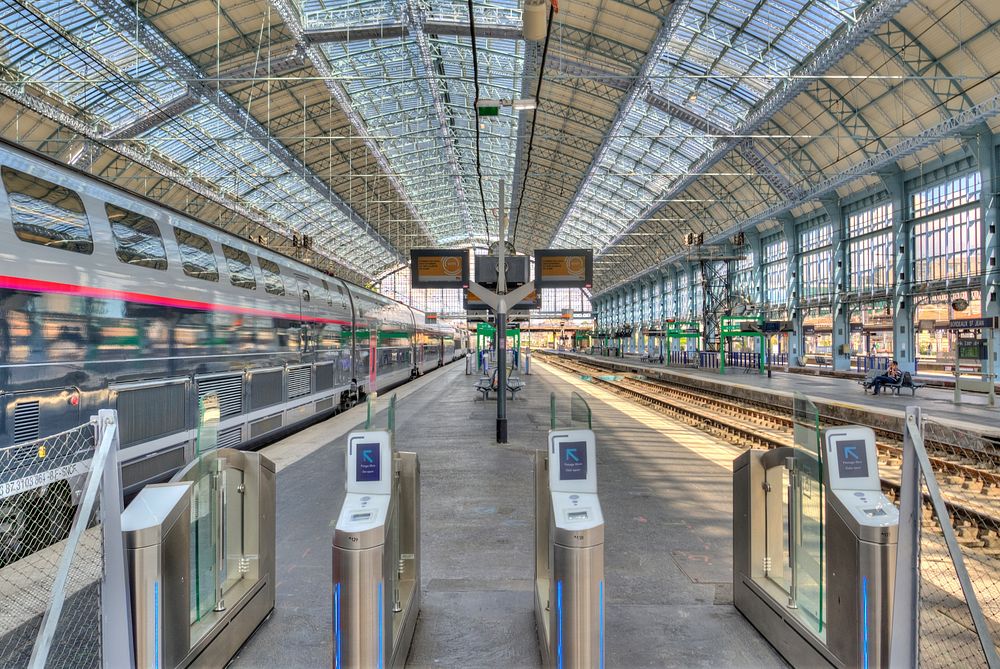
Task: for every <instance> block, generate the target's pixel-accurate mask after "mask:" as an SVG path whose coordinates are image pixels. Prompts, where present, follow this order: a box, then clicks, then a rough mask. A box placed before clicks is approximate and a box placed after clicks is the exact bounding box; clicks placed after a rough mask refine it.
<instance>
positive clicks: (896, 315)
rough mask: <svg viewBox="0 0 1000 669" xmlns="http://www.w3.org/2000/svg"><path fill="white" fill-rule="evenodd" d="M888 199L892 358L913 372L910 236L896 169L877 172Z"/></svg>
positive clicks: (901, 179)
mask: <svg viewBox="0 0 1000 669" xmlns="http://www.w3.org/2000/svg"><path fill="white" fill-rule="evenodd" d="M879 177H881V179H882V183H883V184H885V188H886V190H887V191H889V198H890V199H891V200H892V256H893V273H892V281H893V285H894V290H893V299H892V356H893V358H894V359H895V360H896V362H897V363H899V368H900V369H901V370H902V371H904V372H910V373H914V372H916V368H917V363H916V360H917V358H916V340H915V338H914V334H913V298H912V286H913V235H912V234H911V228H912V224H911V223H910V222H909V221H908V220H907V218H908V217H907V215H906V192H905V189H904V188H903V173H902V172H901V171H900V170H898V169H897V170H893V171H889V172H879Z"/></svg>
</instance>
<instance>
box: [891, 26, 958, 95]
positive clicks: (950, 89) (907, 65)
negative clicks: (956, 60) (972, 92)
mask: <svg viewBox="0 0 1000 669" xmlns="http://www.w3.org/2000/svg"><path fill="white" fill-rule="evenodd" d="M875 43H876V44H878V45H879V47H881V48H882V50H883V51H885V52H886V53H887V54H889V55H891V56H892V57H894V58H896V59H898V60H899V62H900V63H901V64H902V66H903V69H904V70H906V72H907V73H908V74H909V75H910V76H912V77H914V78H916V79H917V81H918V82H919V83H920V85H921V87H922V88H923V89H924V90H925V91H926V92H927V95H928V97H929V98H930V99H931V104H935V105H938V104H940V105H941V106H942V107H944V108H945V109H947V110H948V112H950V113H953V114H954V113H956V112H959V111H961V110H962V109H966V108H968V107H971V106H972V105H973V102H972V98H970V97H969V95H968V93H966V92H965V90H964V89H963V88H962V87H961V86H960V85H959V84H958V82H957V81H956V80H955V78H954V77H952V76H951V73H950V72H949V71H948V68H946V67H945V66H944V64H943V63H942V62H941V61H940V60H938V59H937V58H936V57H935V56H934V54H932V53H931V52H930V50H929V49H928V48H927V47H926V46H924V43H923V42H921V41H920V39H919V38H918V37H916V36H915V35H913V33H911V32H910V31H909V30H907V29H906V28H905V27H904V26H903V25H902V24H900V23H899V22H898V21H889V22H887V23H886V24H885V25H884V26H882V27H881V28H880V29H879V30H878V32H876V33H875Z"/></svg>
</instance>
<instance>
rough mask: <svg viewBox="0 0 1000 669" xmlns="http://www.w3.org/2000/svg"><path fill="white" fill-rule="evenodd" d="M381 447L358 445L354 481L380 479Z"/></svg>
mask: <svg viewBox="0 0 1000 669" xmlns="http://www.w3.org/2000/svg"><path fill="white" fill-rule="evenodd" d="M381 453H382V451H381V447H380V445H379V444H377V443H375V444H358V457H357V458H356V462H357V470H356V471H355V476H354V478H355V480H356V481H358V482H363V481H378V480H380V479H381V478H382V463H381V462H380V461H379V460H380V458H381Z"/></svg>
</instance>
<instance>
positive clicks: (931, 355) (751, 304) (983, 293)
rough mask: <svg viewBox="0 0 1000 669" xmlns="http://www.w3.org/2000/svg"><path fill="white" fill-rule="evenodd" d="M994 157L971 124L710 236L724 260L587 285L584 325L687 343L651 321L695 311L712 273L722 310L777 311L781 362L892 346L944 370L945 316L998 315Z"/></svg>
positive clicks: (627, 342)
mask: <svg viewBox="0 0 1000 669" xmlns="http://www.w3.org/2000/svg"><path fill="white" fill-rule="evenodd" d="M998 164H1000V147H998V146H997V142H996V138H994V136H993V134H992V133H990V131H989V129H988V128H985V127H983V128H981V129H980V130H979V131H978V132H977V134H976V135H975V137H970V138H969V139H968V140H967V141H966V142H965V143H964V150H962V151H961V152H959V153H957V154H954V155H950V156H948V157H946V158H943V159H941V160H938V161H936V163H934V164H929V165H923V166H921V167H920V168H919V169H916V170H911V171H909V172H905V173H904V172H902V171H898V170H897V171H895V172H893V173H881V174H879V177H880V180H879V182H878V184H877V185H876V186H873V187H870V188H868V189H867V190H865V191H862V192H858V193H855V194H853V195H852V196H850V197H847V198H843V199H839V198H836V197H832V198H831V199H828V200H823V201H821V202H819V203H817V204H818V206H816V207H815V208H814V209H812V211H810V213H808V214H806V215H804V216H800V217H792V216H791V215H788V216H786V217H784V218H781V219H779V220H777V221H775V222H774V223H773V224H772V225H771V226H770V227H767V228H766V229H765V230H763V231H759V230H757V229H752V230H744V231H743V233H744V239H745V243H744V245H742V246H740V247H734V246H732V244H728V245H726V247H725V248H724V251H725V252H726V254H727V255H729V256H730V257H736V259H731V260H727V261H723V262H721V263H719V264H716V265H715V266H714V267H707V266H704V267H703V265H705V264H706V263H703V262H701V261H695V262H691V261H685V260H684V259H679V260H675V261H673V262H671V263H669V264H667V265H665V266H662V267H659V268H657V269H655V270H653V271H650V272H648V273H647V274H646V275H644V276H642V277H639V278H637V279H635V280H633V281H632V282H631V283H629V284H626V285H624V286H619V287H616V288H614V289H612V290H609V291H605V292H602V293H600V294H598V295H595V296H594V298H593V299H592V302H593V307H594V313H595V318H596V330H597V331H598V332H603V333H619V334H620V333H622V332H623V331H624V332H628V335H629V336H627V337H625V338H619V339H618V340H617V341H618V342H620V346H621V348H623V349H624V350H625V351H626V352H632V353H639V354H642V353H646V352H649V353H653V352H654V349H661V348H662V347H664V346H671V347H673V348H677V347H678V346H685V345H688V346H690V345H692V343H693V342H694V341H695V340H693V339H692V340H691V342H687V343H685V342H684V340H672V341H666V340H665V339H664V338H662V337H658V336H656V334H655V333H657V332H662V329H663V323H664V322H666V321H669V320H698V321H701V320H703V319H704V316H705V314H704V304H705V292H706V289H705V287H704V284H706V283H712V284H713V286H714V287H713V288H711V290H719V289H720V287H719V283H718V278H717V277H718V276H719V275H720V274H722V275H723V279H722V281H723V284H722V287H723V288H724V289H725V290H726V291H727V292H728V297H729V299H728V308H729V309H730V310H731V311H732V312H733V313H735V314H752V315H762V316H764V317H765V318H766V319H767V320H780V321H790V322H791V326H792V332H790V333H788V334H787V335H782V336H780V337H774V338H772V339H771V340H770V342H769V344H768V345H769V346H770V347H771V348H772V353H773V354H779V355H780V356H781V360H784V359H786V358H787V361H788V364H789V365H791V366H802V365H819V366H828V367H831V368H833V369H835V370H847V369H855V368H858V367H859V366H861V367H863V365H864V362H865V361H864V359H865V358H881V359H885V358H893V359H895V360H897V361H898V362H899V364H900V367H901V368H902V369H903V370H905V371H914V370H915V369H918V368H919V369H921V370H933V369H944V368H945V367H947V366H948V365H950V364H951V363H952V362H953V361H954V346H955V335H954V334H953V333H951V332H949V330H948V328H947V325H948V321H949V320H950V319H956V318H977V317H993V316H1000V302H998V290H1000V285H998V284H1000V267H998V256H1000V235H998V234H997V224H998V208H997V203H996V194H997V192H998V190H1000V187H998V177H997V166H998ZM710 274H711V275H712V276H713V277H716V278H715V279H711V278H710V277H709V275H710ZM963 303H967V305H968V306H967V307H965V308H964V309H961V310H959V309H956V306H958V307H961V306H962V305H963ZM720 315H721V314H720ZM629 330H630V332H629ZM650 333H653V334H650ZM993 336H994V338H996V341H995V346H997V347H998V349H1000V333H997V332H994V333H993ZM614 345H615V346H618V345H619V344H614ZM737 345H740V344H739V343H737ZM746 345H747V346H754V345H756V344H754V343H752V342H749V341H748V342H747V344H746Z"/></svg>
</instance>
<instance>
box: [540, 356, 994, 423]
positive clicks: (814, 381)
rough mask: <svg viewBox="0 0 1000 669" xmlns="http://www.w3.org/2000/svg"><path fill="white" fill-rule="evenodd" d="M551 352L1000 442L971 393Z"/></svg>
mask: <svg viewBox="0 0 1000 669" xmlns="http://www.w3.org/2000/svg"><path fill="white" fill-rule="evenodd" d="M550 353H552V354H554V355H559V356H565V357H567V358H571V359H576V360H579V361H581V362H585V363H588V364H594V365H598V366H600V367H602V368H605V369H608V370H611V371H619V372H632V373H638V374H643V375H647V376H649V377H650V378H659V379H662V380H669V381H671V382H676V383H679V384H682V385H690V386H692V387H696V388H699V389H702V390H710V391H715V392H721V393H725V394H728V395H731V396H732V397H734V398H737V399H747V400H753V401H758V402H763V403H769V402H770V403H774V402H775V400H776V398H781V400H782V401H783V403H784V404H789V403H790V398H791V397H792V396H793V395H794V393H796V392H798V393H802V394H804V395H806V396H807V397H809V399H811V400H812V401H813V402H814V403H815V404H816V405H817V407H819V408H820V411H821V413H822V414H823V415H825V416H829V417H832V418H839V419H842V420H843V421H844V422H848V423H850V422H861V423H863V424H866V425H872V426H875V427H884V428H886V429H897V427H898V425H901V423H902V420H903V415H904V412H905V410H906V407H907V406H919V407H921V409H922V411H923V412H924V414H925V415H926V416H932V417H934V419H935V420H938V421H942V422H946V423H947V422H952V423H955V424H956V425H959V424H960V426H961V427H965V428H975V429H976V431H977V432H980V433H982V434H984V435H989V436H995V437H997V438H1000V406H997V407H990V406H988V405H987V402H986V396H985V395H976V394H969V393H963V398H962V404H960V405H956V404H954V403H953V401H952V399H953V397H954V393H953V391H952V390H951V389H950V388H949V389H944V388H935V387H924V388H920V389H918V390H917V391H916V393H915V394H913V395H911V394H910V392H909V390H908V389H906V388H903V389H901V390H900V393H899V395H893V394H891V393H889V392H883V393H881V394H879V395H878V396H874V395H872V394H871V393H867V394H866V393H865V391H864V389H863V388H862V387H861V385H860V384H859V383H858V382H857V380H856V379H844V378H838V377H833V376H828V375H820V374H818V373H817V374H810V373H798V372H795V373H792V372H784V371H777V370H772V375H771V377H770V378H768V376H767V375H766V374H758V373H756V372H754V373H749V374H747V373H744V370H743V368H731V370H729V371H727V373H726V374H720V373H719V371H718V370H713V369H693V368H678V367H667V366H664V365H661V364H656V363H648V362H643V361H641V360H638V359H633V358H609V357H605V356H595V355H589V354H581V353H570V352H563V351H560V352H555V351H552V352H550ZM543 355H544V353H543ZM536 357H540V356H536Z"/></svg>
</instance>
